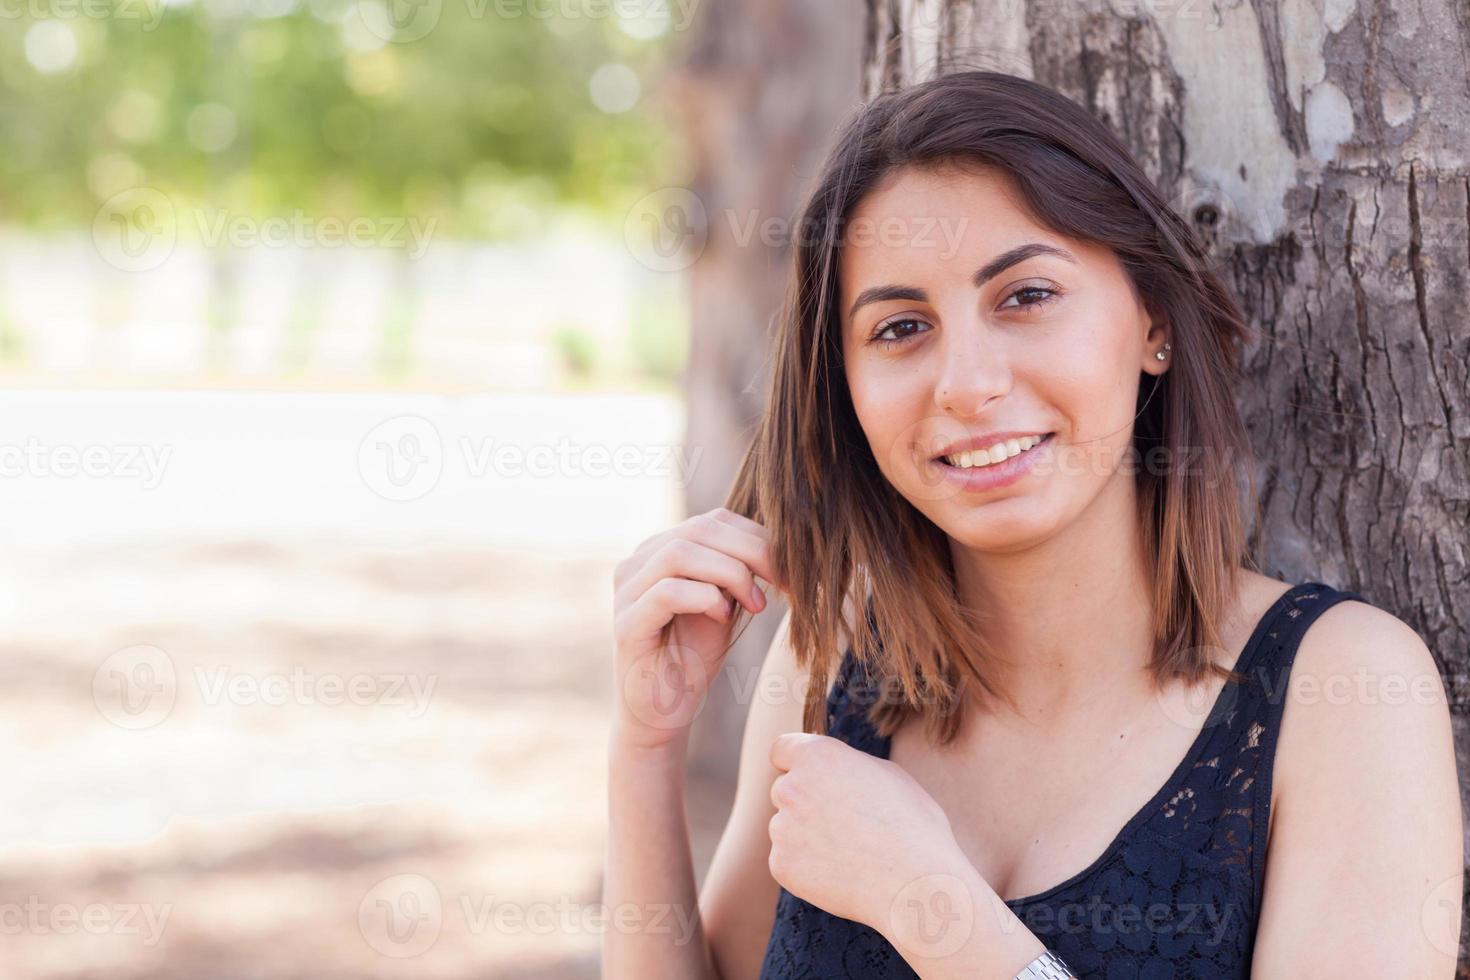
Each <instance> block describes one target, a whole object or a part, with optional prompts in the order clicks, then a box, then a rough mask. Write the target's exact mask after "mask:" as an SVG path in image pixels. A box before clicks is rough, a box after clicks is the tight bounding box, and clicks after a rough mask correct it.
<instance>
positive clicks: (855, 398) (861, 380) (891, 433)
mask: <svg viewBox="0 0 1470 980" xmlns="http://www.w3.org/2000/svg"><path fill="white" fill-rule="evenodd" d="M847 383H848V392H849V393H850V395H851V397H852V407H853V411H854V412H855V413H856V414H857V419H858V424H859V425H861V426H862V428H863V434H864V435H866V436H867V439H868V446H869V448H870V449H871V450H872V452H873V458H874V459H876V460H877V462H878V468H879V469H880V470H881V471H882V472H883V473H885V474H886V475H888V476H889V477H890V479H891V478H892V477H893V475H894V474H893V469H894V458H893V453H892V449H893V447H895V446H897V445H900V444H901V443H902V441H903V439H904V437H905V434H910V435H911V434H912V433H911V431H910V430H912V429H913V428H914V423H915V420H916V414H915V413H922V411H923V405H924V401H923V399H924V379H923V376H922V375H921V374H920V373H919V372H917V371H914V370H907V371H906V370H903V369H894V368H892V366H891V365H890V366H887V367H886V368H885V367H884V366H882V365H867V366H865V367H861V368H856V369H853V370H850V371H849V372H848V377H847Z"/></svg>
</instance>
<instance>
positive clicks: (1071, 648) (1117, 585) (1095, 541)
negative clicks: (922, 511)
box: [951, 473, 1153, 724]
mask: <svg viewBox="0 0 1470 980" xmlns="http://www.w3.org/2000/svg"><path fill="white" fill-rule="evenodd" d="M1136 497H1137V495H1136V493H1135V491H1134V485H1133V480H1132V478H1131V477H1129V476H1128V475H1126V474H1123V473H1117V474H1114V478H1113V479H1112V480H1110V481H1109V483H1108V486H1107V487H1106V488H1105V489H1104V490H1103V492H1102V493H1100V494H1099V495H1098V496H1097V498H1095V499H1094V500H1093V502H1092V503H1091V504H1090V505H1089V507H1088V509H1087V510H1086V511H1084V512H1083V513H1082V514H1080V515H1078V517H1077V518H1076V519H1075V520H1073V521H1072V522H1071V523H1070V524H1069V525H1068V526H1067V528H1066V530H1065V531H1064V532H1063V533H1061V534H1058V535H1055V536H1054V537H1052V538H1051V539H1049V540H1047V541H1045V542H1042V543H1041V544H1038V545H1036V546H1035V547H1032V548H1029V549H1027V550H1025V551H1018V552H1011V553H1005V554H999V553H995V552H983V551H977V550H975V549H972V548H968V547H965V546H963V545H961V544H959V543H958V542H955V541H953V539H951V553H952V555H953V558H954V565H955V580H956V584H957V586H958V589H959V595H960V597H961V599H962V600H963V601H964V602H965V603H966V604H968V605H969V606H970V607H971V608H974V609H976V610H979V611H980V612H981V613H982V615H983V616H984V622H985V623H986V630H985V631H986V635H987V637H989V638H990V640H991V644H990V650H991V651H992V653H993V654H994V657H993V660H992V662H993V664H994V666H993V668H992V669H993V671H994V676H995V677H996V680H997V682H998V683H999V684H1000V685H1001V686H1002V687H1003V688H1004V689H1005V690H1007V691H1009V692H1010V693H1011V695H1012V697H1014V698H1015V701H1016V704H1017V707H1018V709H1019V711H1020V715H1021V717H1022V718H1023V719H1024V720H1025V721H1027V722H1035V723H1039V724H1050V723H1051V722H1052V721H1053V720H1054V719H1058V718H1062V717H1067V716H1069V715H1072V714H1073V713H1075V712H1076V711H1077V710H1078V709H1080V708H1082V707H1084V706H1085V705H1086V704H1088V703H1089V702H1094V701H1096V700H1098V699H1099V698H1100V697H1106V699H1107V700H1109V701H1113V702H1114V703H1116V699H1117V698H1118V697H1129V696H1148V692H1149V691H1151V687H1150V685H1151V679H1150V678H1149V676H1148V672H1147V665H1148V661H1149V657H1150V654H1151V652H1152V629H1153V628H1152V605H1153V599H1152V591H1151V586H1150V581H1149V574H1148V561H1147V556H1146V555H1145V554H1144V550H1143V540H1142V536H1141V534H1140V533H1139V527H1138V517H1137V509H1136Z"/></svg>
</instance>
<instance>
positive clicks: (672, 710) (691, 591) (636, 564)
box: [613, 507, 775, 749]
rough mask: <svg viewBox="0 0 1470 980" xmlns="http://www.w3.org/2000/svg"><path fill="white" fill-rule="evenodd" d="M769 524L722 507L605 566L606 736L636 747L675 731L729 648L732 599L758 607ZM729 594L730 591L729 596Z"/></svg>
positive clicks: (681, 732) (654, 744) (689, 717)
mask: <svg viewBox="0 0 1470 980" xmlns="http://www.w3.org/2000/svg"><path fill="white" fill-rule="evenodd" d="M769 539H770V535H769V532H767V530H766V529H765V528H764V527H762V526H761V525H760V524H758V523H756V522H755V521H752V520H750V519H749V518H746V517H742V516H740V515H739V514H736V513H733V512H732V511H729V510H726V509H725V508H723V507H719V508H716V509H714V510H711V511H707V512H705V513H703V514H697V515H695V516H693V517H690V518H689V519H688V520H685V521H683V522H681V523H679V524H677V525H675V526H674V527H672V528H670V529H669V530H667V531H664V532H663V533H661V534H657V535H655V536H653V537H651V538H649V539H648V540H646V541H644V542H643V543H642V544H641V545H639V546H638V548H637V550H635V551H634V553H633V554H632V555H630V556H629V557H628V558H626V559H624V560H623V561H622V562H620V563H619V564H618V566H617V568H616V570H615V571H614V574H613V589H614V602H613V623H614V634H615V637H616V641H617V655H616V660H615V664H614V671H615V677H614V682H615V685H616V698H615V701H616V704H615V707H614V718H613V737H614V739H615V741H616V742H617V743H618V744H620V745H625V746H628V747H632V748H640V749H657V748H662V747H665V746H668V745H670V744H672V743H674V742H675V741H677V740H678V739H680V738H682V737H684V736H685V735H686V734H687V733H688V730H689V726H690V724H691V723H692V722H693V721H694V718H695V716H696V715H698V713H699V708H700V706H701V705H702V704H703V702H704V698H705V695H706V694H707V692H708V690H709V686H710V684H711V683H713V681H714V678H715V677H717V676H718V675H719V672H720V668H721V667H722V666H723V665H724V661H725V655H726V654H727V653H728V652H729V644H730V624H731V622H732V621H733V620H734V618H735V611H736V606H735V603H739V604H740V605H741V606H744V607H745V608H746V609H748V610H749V611H750V612H751V614H753V615H754V614H757V613H760V612H761V611H762V610H764V609H765V608H766V607H767V600H766V596H765V593H764V592H763V591H762V589H761V588H760V583H759V582H757V580H756V576H760V577H761V578H762V579H764V580H765V581H766V582H774V581H775V575H774V571H773V568H772V565H771V557H770V553H769V549H768V542H769ZM732 596H733V597H734V598H733V600H732V599H731V597H732Z"/></svg>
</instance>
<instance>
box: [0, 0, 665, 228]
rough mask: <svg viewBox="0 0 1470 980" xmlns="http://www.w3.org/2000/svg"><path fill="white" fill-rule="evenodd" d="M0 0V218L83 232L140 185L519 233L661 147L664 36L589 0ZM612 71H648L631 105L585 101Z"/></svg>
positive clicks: (590, 195) (251, 205) (260, 209)
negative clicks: (656, 86) (651, 108)
mask: <svg viewBox="0 0 1470 980" xmlns="http://www.w3.org/2000/svg"><path fill="white" fill-rule="evenodd" d="M588 2H590V0H588ZM383 3H387V4H392V6H391V7H387V8H385V7H384V6H383V5H382V4H383ZM645 6H647V5H645ZM0 8H3V9H0V146H3V147H4V151H3V152H0V222H4V223H22V224H26V225H30V226H32V227H37V228H48V227H77V226H79V225H80V226H87V225H89V224H90V223H91V222H92V220H93V218H94V216H95V215H96V214H97V210H98V206H99V204H100V203H101V202H102V201H104V200H106V199H107V198H108V197H110V196H111V195H113V194H115V193H118V192H120V191H123V190H127V189H130V188H135V187H140V186H146V187H152V188H156V189H158V190H161V191H163V192H164V193H165V194H168V195H169V196H170V197H171V198H172V199H174V200H175V201H176V202H189V203H193V204H197V205H201V206H208V207H213V208H228V209H232V210H235V211H237V212H242V213H248V214H254V215H263V214H287V213H290V212H292V211H305V212H307V213H310V214H313V215H317V216H323V215H336V216H343V217H349V216H354V215H372V216H410V215H412V216H418V217H422V218H424V219H426V220H427V219H432V220H434V221H436V222H437V230H438V233H440V234H446V235H449V236H453V237H462V238H489V239H498V238H507V237H519V236H520V235H525V234H535V233H537V232H538V231H540V230H541V223H542V222H543V221H546V220H548V215H550V214H551V213H552V212H553V211H554V210H555V209H556V208H558V207H561V206H573V207H586V208H591V209H594V210H596V211H602V212H605V213H606V214H607V215H609V216H612V215H613V211H612V209H613V208H614V207H616V206H617V205H618V204H619V203H620V202H622V201H623V200H624V199H625V198H626V197H627V196H628V195H629V194H632V195H633V196H636V194H637V191H638V189H639V188H640V187H645V185H646V184H647V181H648V176H647V175H648V174H649V173H650V172H651V171H657V170H659V169H660V167H659V166H657V164H656V162H657V161H659V160H661V159H664V158H666V157H667V154H668V152H669V151H670V148H671V145H672V140H671V138H670V136H669V134H668V133H667V132H665V131H664V130H663V128H661V127H660V125H659V124H658V123H657V122H656V119H657V113H653V112H648V111H645V109H646V106H647V103H648V101H649V100H650V99H651V98H653V97H654V95H655V93H651V92H650V91H649V90H648V88H647V86H648V84H649V80H650V79H651V78H654V77H656V75H657V68H658V65H659V62H660V60H661V59H662V58H664V57H666V52H667V50H668V43H669V42H668V39H669V38H670V37H671V36H673V35H671V34H669V33H667V32H665V33H664V34H663V36H662V37H661V38H653V39H647V38H645V37H638V36H633V33H637V32H633V33H630V32H629V31H627V30H624V29H623V28H621V27H620V26H619V22H618V20H617V18H616V17H615V16H610V15H608V14H607V13H606V12H605V8H604V12H603V13H601V14H600V15H599V14H597V13H596V12H595V11H596V10H597V9H598V8H597V6H596V5H595V4H592V5H591V6H582V7H580V8H579V6H578V5H577V4H575V3H568V2H567V0H558V4H557V5H555V6H554V5H552V4H546V5H544V6H543V7H541V8H535V9H541V10H542V15H540V16H533V15H532V13H531V12H530V11H529V10H528V9H527V8H526V7H524V6H521V5H517V4H509V5H508V4H506V3H504V2H503V0H407V2H405V0H381V2H380V0H363V3H362V4H359V2H358V0H194V2H192V3H180V2H179V0H174V2H173V3H172V4H171V5H160V4H159V3H158V0H0ZM533 8H534V5H533ZM579 9H580V10H581V15H580V16H566V13H567V12H568V11H571V12H573V13H576V12H577V11H578V10H579ZM506 10H510V11H517V10H519V11H520V14H519V15H518V16H514V15H512V16H506V15H505V11H506ZM547 10H552V11H558V10H559V11H560V12H558V13H554V15H553V16H549V17H548V16H545V12H546V11H547ZM385 13H391V14H392V16H393V18H395V19H396V22H397V23H398V24H399V25H400V26H402V25H407V26H406V28H405V29H401V30H399V31H398V32H397V33H396V34H395V33H394V31H393V29H392V23H390V21H389V19H388V18H387V17H386V16H385ZM676 13H677V11H676ZM422 16H431V17H432V21H428V22H426V21H420V20H415V18H418V17H422ZM424 23H431V25H432V26H431V27H430V29H428V30H427V31H426V32H423V33H422V36H416V35H417V34H419V33H420V32H421V31H422V27H423V24H424ZM385 25H386V26H385ZM384 34H387V35H390V36H392V37H394V39H393V40H384V38H383V36H382V35H384ZM609 64H611V65H619V66H626V68H627V69H631V71H632V73H633V74H634V75H636V77H637V78H638V79H639V80H640V81H641V82H642V83H643V85H644V88H643V90H642V92H641V97H640V99H639V101H638V103H637V106H636V107H635V108H633V109H632V110H631V111H604V109H602V108H599V107H598V106H597V105H595V104H594V99H593V96H592V88H593V87H595V86H593V85H592V84H591V82H592V79H593V76H594V73H595V72H597V70H598V69H599V68H600V67H602V66H604V65H609ZM616 71H621V72H622V76H623V77H624V78H627V77H629V76H628V73H627V72H626V71H623V70H622V69H616ZM616 88H617V87H616V86H614V89H615V90H616ZM622 91H623V92H624V93H626V91H627V89H626V86H625V87H624V88H623V89H622ZM614 94H615V95H616V94H617V93H616V91H615V93H614ZM645 189H646V188H645Z"/></svg>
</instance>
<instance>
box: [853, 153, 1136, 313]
mask: <svg viewBox="0 0 1470 980" xmlns="http://www.w3.org/2000/svg"><path fill="white" fill-rule="evenodd" d="M1031 242H1041V243H1045V244H1050V245H1056V246H1058V247H1060V248H1064V249H1066V250H1067V251H1070V252H1071V253H1072V254H1073V255H1074V256H1076V257H1077V259H1078V261H1079V262H1081V263H1082V264H1083V265H1084V266H1088V267H1095V266H1096V263H1099V262H1102V263H1105V264H1110V263H1108V257H1107V254H1106V253H1107V250H1106V249H1105V248H1101V247H1100V246H1094V245H1092V244H1091V243H1088V242H1081V241H1075V240H1073V239H1071V238H1069V237H1066V236H1062V235H1058V234H1057V233H1056V232H1054V231H1052V230H1051V229H1050V228H1047V227H1046V226H1044V225H1042V224H1040V223H1038V222H1037V221H1036V219H1035V218H1033V217H1032V216H1031V214H1030V213H1029V212H1028V211H1027V209H1026V207H1025V205H1024V204H1023V203H1022V199H1021V196H1020V192H1019V191H1018V190H1017V189H1016V186H1015V184H1014V182H1013V178H1011V177H1010V175H1009V174H1007V173H1005V172H1004V171H1002V170H999V169H998V168H994V167H985V166H981V165H971V164H964V165H955V164H948V163H946V164H942V165H939V166H935V167H922V168H920V167H905V168H902V169H900V170H897V171H894V172H893V173H890V174H888V175H887V176H886V177H885V178H884V179H883V180H882V181H880V182H879V183H878V184H877V186H875V187H874V188H873V189H872V190H871V191H870V192H869V193H868V194H867V195H866V196H865V197H864V198H863V199H862V200H861V201H860V202H859V203H858V205H857V206H856V207H854V209H853V210H852V212H851V215H850V217H849V219H848V221H847V222H846V223H845V226H844V228H843V235H842V242H841V246H840V248H839V249H838V255H837V266H838V268H837V274H838V287H839V292H840V299H841V303H842V311H843V314H842V315H843V316H844V317H845V316H846V310H847V309H848V307H849V306H850V305H851V303H852V301H853V299H854V298H855V297H856V296H857V294H858V293H859V292H860V291H862V290H863V289H866V288H868V287H871V286H876V285H886V284H889V283H903V284H907V285H913V286H920V287H922V286H923V285H924V284H925V283H938V282H940V281H944V280H950V279H953V280H954V281H956V282H969V281H970V279H971V278H972V277H973V275H974V273H975V271H976V270H977V269H978V268H979V267H980V266H982V265H984V264H985V263H986V262H987V261H989V260H990V259H991V258H994V257H995V256H997V255H999V254H1001V253H1002V252H1005V251H1007V250H1009V249H1012V248H1014V247H1016V246H1017V245H1022V244H1026V243H1031ZM1079 271H1080V270H1079ZM1093 271H1094V272H1097V273H1101V272H1103V270H1102V269H1101V268H1094V270H1093Z"/></svg>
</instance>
